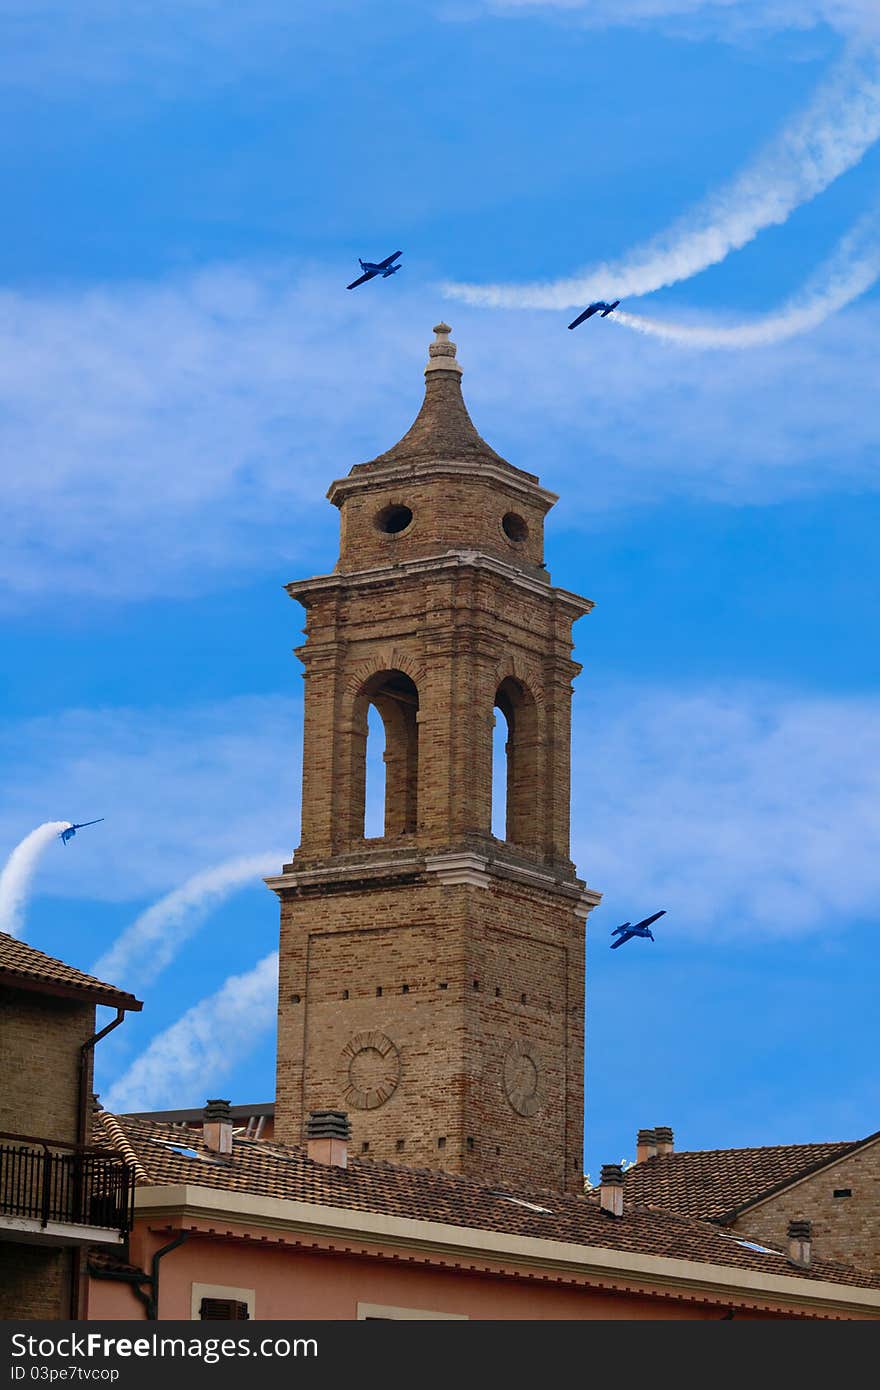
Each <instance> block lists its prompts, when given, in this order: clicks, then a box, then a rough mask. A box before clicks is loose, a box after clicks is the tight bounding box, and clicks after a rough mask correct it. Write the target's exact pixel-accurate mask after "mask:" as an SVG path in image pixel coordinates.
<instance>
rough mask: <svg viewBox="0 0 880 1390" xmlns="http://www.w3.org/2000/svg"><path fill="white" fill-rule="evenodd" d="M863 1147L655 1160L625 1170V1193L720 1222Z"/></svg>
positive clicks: (787, 1147)
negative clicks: (814, 1170) (725, 1217)
mask: <svg viewBox="0 0 880 1390" xmlns="http://www.w3.org/2000/svg"><path fill="white" fill-rule="evenodd" d="M871 1137H872V1138H874V1137H876V1136H871ZM866 1142H867V1141H866V1140H863V1139H858V1140H855V1141H847V1142H838V1143H828V1144H771V1145H767V1146H765V1147H762V1148H756V1149H704V1150H692V1151H687V1150H683V1151H682V1152H681V1153H671V1154H663V1155H657V1156H655V1157H654V1158H649V1159H646V1160H645V1161H644V1162H643V1163H637V1164H636V1165H635V1167H633V1168H628V1169H627V1171H626V1173H625V1175H624V1193H625V1195H626V1197H627V1199H628V1200H629V1201H633V1202H641V1203H644V1204H645V1205H647V1206H659V1207H666V1208H668V1209H669V1210H671V1211H677V1212H681V1213H682V1214H683V1215H685V1216H696V1217H702V1218H703V1219H705V1220H720V1219H721V1218H722V1217H724V1216H728V1215H730V1214H732V1213H733V1212H734V1211H737V1210H740V1209H741V1208H743V1207H744V1206H748V1205H751V1204H752V1203H753V1202H756V1201H758V1200H759V1199H760V1198H761V1197H764V1196H767V1195H769V1193H771V1192H774V1191H777V1190H779V1189H780V1188H783V1187H787V1186H788V1184H789V1183H791V1182H794V1181H795V1180H796V1179H797V1178H799V1177H803V1176H805V1175H806V1174H807V1173H809V1172H810V1171H811V1170H812V1169H814V1168H819V1167H821V1166H822V1165H823V1164H825V1163H828V1162H830V1161H831V1160H832V1159H836V1158H842V1157H843V1156H844V1155H845V1154H847V1153H849V1152H850V1151H851V1150H853V1149H857V1148H858V1147H859V1146H860V1145H861V1144H863V1143H866Z"/></svg>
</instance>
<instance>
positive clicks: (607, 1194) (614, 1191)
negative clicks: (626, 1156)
mask: <svg viewBox="0 0 880 1390" xmlns="http://www.w3.org/2000/svg"><path fill="white" fill-rule="evenodd" d="M599 1206H600V1207H601V1208H602V1210H603V1211H604V1212H606V1213H607V1215H608V1216H623V1168H622V1167H621V1165H620V1164H619V1163H603V1164H602V1180H601V1183H600V1186H599Z"/></svg>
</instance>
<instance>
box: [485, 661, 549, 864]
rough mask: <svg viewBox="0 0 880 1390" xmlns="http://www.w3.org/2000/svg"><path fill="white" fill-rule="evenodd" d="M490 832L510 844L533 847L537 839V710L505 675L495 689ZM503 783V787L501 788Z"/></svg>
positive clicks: (529, 697) (522, 689)
mask: <svg viewBox="0 0 880 1390" xmlns="http://www.w3.org/2000/svg"><path fill="white" fill-rule="evenodd" d="M495 708H496V709H497V710H500V711H501V714H502V715H503V716H504V724H506V733H507V737H506V739H504V737H503V735H504V726H503V725H499V721H498V719H497V717H496V721H495V742H494V746H493V796H492V833H493V834H494V835H495V836H496V837H497V838H498V839H503V840H506V841H508V843H510V844H513V845H522V846H526V847H533V846H535V845H537V844H538V842H539V839H540V828H539V826H538V823H537V816H538V754H539V748H538V711H537V706H536V704H535V700H534V697H533V696H532V694H531V692H530V691H529V690H528V689H527V688H526V687H525V686H524V685H523V684H522V682H521V681H518V680H516V679H514V677H513V676H507V677H506V678H505V679H504V680H503V681H502V682H501V684H500V685H499V687H498V689H497V691H496V692H495ZM502 784H503V790H502Z"/></svg>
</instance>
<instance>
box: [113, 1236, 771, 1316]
mask: <svg viewBox="0 0 880 1390" xmlns="http://www.w3.org/2000/svg"><path fill="white" fill-rule="evenodd" d="M170 1238H171V1237H169V1235H168V1233H167V1232H164V1233H162V1234H159V1235H154V1234H153V1233H152V1232H140V1233H136V1236H135V1239H134V1240H133V1244H132V1252H131V1258H132V1262H133V1263H134V1264H137V1265H139V1267H140V1268H142V1269H146V1270H149V1268H150V1259H151V1256H152V1253H153V1251H154V1250H156V1249H158V1248H159V1247H160V1246H162V1245H164V1244H167V1243H168V1241H169V1239H170ZM270 1238H271V1237H270ZM391 1253H392V1252H390V1251H389V1254H391ZM397 1253H398V1255H399V1254H400V1252H399V1251H398V1252H397ZM160 1271H161V1272H160V1293H159V1318H160V1319H182V1320H189V1319H190V1317H191V1316H192V1286H193V1283H200V1284H212V1285H219V1286H229V1287H231V1288H237V1289H242V1288H244V1289H253V1290H254V1292H255V1306H254V1316H255V1318H256V1319H273V1318H274V1319H285V1320H286V1319H296V1320H299V1319H303V1320H311V1319H316V1320H322V1321H328V1320H329V1321H334V1320H342V1321H353V1320H355V1319H356V1318H357V1317H358V1304H359V1303H361V1304H364V1303H368V1304H374V1305H375V1304H378V1305H382V1306H385V1307H391V1308H397V1309H401V1308H405V1309H411V1310H419V1311H422V1312H424V1313H426V1314H427V1315H430V1314H431V1313H435V1314H447V1315H457V1316H459V1317H461V1316H466V1317H469V1318H473V1319H481V1320H526V1321H543V1320H553V1319H556V1320H570V1319H576V1320H589V1319H605V1320H613V1319H633V1318H638V1319H668V1318H672V1319H694V1318H699V1319H711V1318H714V1319H718V1318H721V1317H722V1316H723V1315H724V1313H725V1312H726V1311H727V1307H728V1305H727V1304H724V1303H722V1304H718V1303H712V1304H700V1303H699V1302H691V1301H688V1300H684V1299H682V1300H678V1299H667V1298H661V1297H649V1296H645V1295H639V1294H629V1293H625V1292H621V1293H612V1292H608V1293H603V1292H602V1291H599V1290H593V1289H578V1288H572V1287H565V1286H563V1285H560V1284H556V1283H549V1282H548V1283H541V1282H538V1281H537V1280H529V1279H515V1278H511V1277H504V1276H503V1275H490V1274H480V1273H476V1272H471V1271H465V1270H452V1269H439V1268H431V1267H430V1266H426V1265H419V1264H408V1263H406V1264H401V1263H399V1262H398V1261H395V1260H393V1259H387V1260H385V1259H381V1258H370V1257H368V1256H364V1255H357V1254H346V1253H345V1252H343V1251H338V1252H336V1251H330V1252H324V1251H314V1252H306V1251H300V1250H296V1249H289V1248H288V1249H280V1248H275V1249H272V1248H267V1247H266V1246H265V1245H257V1244H254V1245H246V1244H240V1243H238V1242H234V1241H229V1240H224V1239H218V1238H217V1237H213V1238H212V1237H210V1236H201V1235H193V1236H191V1237H190V1239H189V1240H188V1241H187V1242H186V1243H185V1244H184V1245H182V1246H179V1247H178V1248H177V1249H176V1250H173V1251H172V1252H171V1253H170V1254H169V1255H167V1256H166V1257H165V1258H163V1260H162V1261H161V1264H160ZM87 1316H88V1317H89V1318H94V1319H107V1320H114V1319H123V1318H129V1319H131V1318H141V1317H143V1316H144V1309H143V1305H142V1304H141V1303H140V1302H139V1301H138V1299H137V1298H136V1297H135V1296H134V1294H133V1293H132V1292H131V1290H130V1289H129V1288H128V1287H127V1286H126V1285H123V1284H116V1283H113V1282H110V1281H107V1280H95V1279H93V1280H91V1281H90V1289H89V1296H88V1314H87ZM737 1316H740V1317H753V1318H755V1317H757V1318H762V1317H774V1316H779V1315H778V1314H773V1313H766V1312H750V1311H748V1310H743V1312H741V1313H737Z"/></svg>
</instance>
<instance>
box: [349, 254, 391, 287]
mask: <svg viewBox="0 0 880 1390" xmlns="http://www.w3.org/2000/svg"><path fill="white" fill-rule="evenodd" d="M402 255H403V252H402V251H394V252H393V253H392V255H390V256H386V257H385V259H384V261H362V260H361V258H360V256H358V264H359V265H360V268H361V270H362V271H363V272H364V273H363V275H361V276H359V277H358V279H357V280H352V282H351V284H350V285H346V287H345V288H346V289H347V290H353V289H355V288H356V287H357V286H358V285H362V284H363V283H364V281H365V280H372V279H374V277H375V276H377V275H381V276H382V279H383V280H387V279H388V276H389V275H394V274H395V272H396V271H398V270H400V266H399V265H394V264H393V262H394V261H396V260H397V257H398V256H402Z"/></svg>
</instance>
